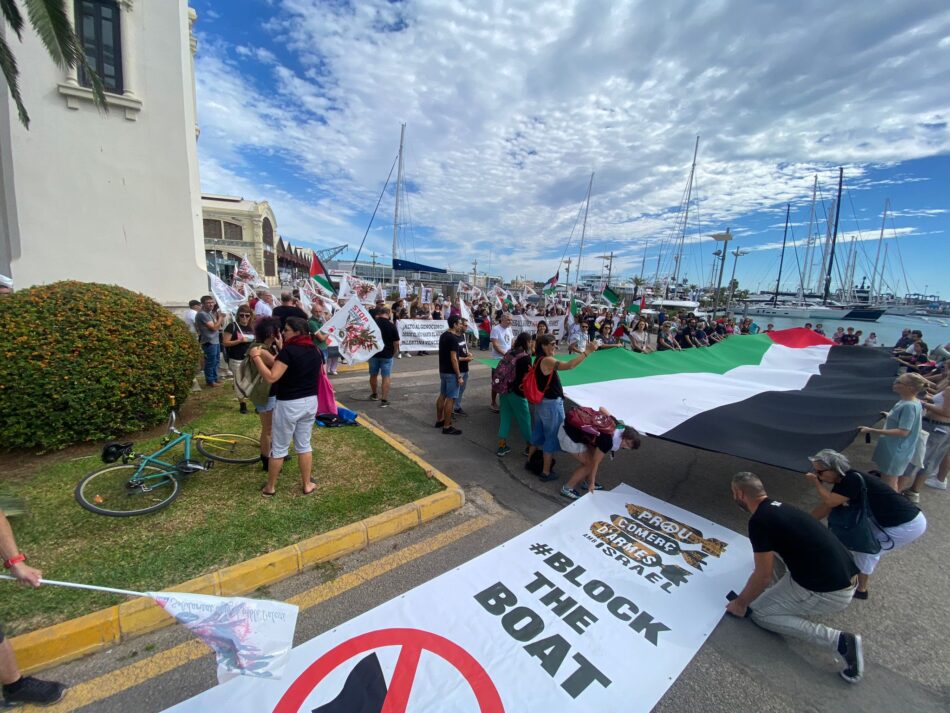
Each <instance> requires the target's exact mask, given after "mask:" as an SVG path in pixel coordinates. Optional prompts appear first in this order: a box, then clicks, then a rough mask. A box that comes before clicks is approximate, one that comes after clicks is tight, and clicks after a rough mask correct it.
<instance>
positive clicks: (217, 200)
mask: <svg viewBox="0 0 950 713" xmlns="http://www.w3.org/2000/svg"><path fill="white" fill-rule="evenodd" d="M201 217H202V227H203V232H204V246H205V258H206V259H207V262H208V272H211V273H214V274H216V275H217V276H218V277H220V278H221V279H222V280H224V281H225V282H230V281H231V276H232V275H233V274H234V270H235V269H236V268H237V266H238V263H240V262H241V258H243V257H245V256H247V259H248V260H249V261H250V263H251V265H253V266H254V269H255V270H257V272H258V273H260V276H261V277H262V278H263V279H264V281H265V282H266V283H267V284H268V285H270V286H271V287H277V286H278V285H280V282H281V280H280V275H279V273H278V268H279V265H278V258H279V253H280V251H282V250H283V249H284V245H283V241H281V239H280V236H279V235H278V233H277V219H276V218H275V217H274V211H273V210H271V207H270V205H268V203H267V201H252V200H246V199H244V198H238V197H236V196H213V195H203V196H201Z"/></svg>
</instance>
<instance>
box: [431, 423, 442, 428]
mask: <svg viewBox="0 0 950 713" xmlns="http://www.w3.org/2000/svg"><path fill="white" fill-rule="evenodd" d="M432 428H444V426H443V424H442V422H441V421H436V422H435V425H434V426H433V427H432Z"/></svg>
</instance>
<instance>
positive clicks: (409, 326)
mask: <svg viewBox="0 0 950 713" xmlns="http://www.w3.org/2000/svg"><path fill="white" fill-rule="evenodd" d="M396 328H397V329H398V330H399V349H400V351H404V352H429V351H431V352H437V351H439V337H441V336H442V335H443V334H444V333H445V330H446V329H448V328H449V323H448V322H447V321H445V320H444V319H400V320H398V321H397V322H396Z"/></svg>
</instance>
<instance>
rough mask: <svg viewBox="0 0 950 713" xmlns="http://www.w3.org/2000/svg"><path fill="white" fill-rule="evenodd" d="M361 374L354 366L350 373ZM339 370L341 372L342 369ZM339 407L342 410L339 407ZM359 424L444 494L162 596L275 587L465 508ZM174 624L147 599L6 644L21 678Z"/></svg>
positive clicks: (459, 496)
mask: <svg viewBox="0 0 950 713" xmlns="http://www.w3.org/2000/svg"><path fill="white" fill-rule="evenodd" d="M359 367H363V368H366V364H365V363H364V364H356V365H355V366H353V367H351V369H352V370H353V371H358V370H360V369H359ZM340 369H341V371H342V370H343V367H342V366H341V367H340ZM341 405H342V404H341ZM360 416H361V420H360V423H361V425H362V426H363V427H364V428H366V429H367V430H369V431H370V432H371V433H373V434H374V435H375V436H376V437H377V438H379V439H381V440H383V441H385V442H386V443H387V444H388V445H389V446H391V447H392V448H393V449H395V450H396V451H398V452H399V453H402V454H403V455H404V456H406V457H407V458H409V460H411V461H412V462H413V463H415V464H416V465H418V466H419V467H421V468H422V469H423V470H424V471H425V473H426V475H427V476H429V477H430V478H434V479H436V480H438V481H439V482H440V483H441V484H442V485H443V486H444V487H445V488H446V489H445V490H444V491H442V492H440V493H435V494H433V495H428V496H426V497H424V498H420V499H418V500H416V501H414V502H411V503H407V504H406V505H402V506H400V507H397V508H393V509H392V510H388V511H386V512H384V513H380V514H379V515H374V516H372V517H368V518H364V519H363V520H360V521H359V522H354V523H352V524H350V525H346V526H344V527H340V528H337V529H336V530H331V531H330V532H324V533H321V534H319V535H314V536H313V537H310V538H308V539H306V540H303V541H301V542H298V543H297V544H296V545H291V546H289V547H283V548H281V549H279V550H276V551H274V552H270V553H268V554H264V555H261V556H259V557H254V558H253V559H250V560H247V561H246V562H241V563H239V564H236V565H232V566H230V567H225V568H224V569H221V570H219V571H217V572H212V573H210V574H205V575H202V576H200V577H196V578H195V579H190V580H188V581H186V582H182V583H180V584H176V585H174V586H172V587H166V588H165V590H164V591H178V592H189V593H192V594H215V595H219V596H238V595H241V594H248V593H250V592H253V591H254V590H256V589H259V588H260V587H263V586H266V585H268V584H274V583H275V582H279V581H281V580H283V579H286V578H288V577H291V576H293V575H295V574H297V573H299V572H303V571H304V570H306V569H309V568H310V567H313V566H314V565H316V564H319V563H321V562H328V561H330V560H334V559H337V558H339V557H342V556H344V555H347V554H351V553H353V552H357V551H359V550H361V549H363V548H365V547H366V546H367V545H369V544H370V543H371V542H378V541H379V540H381V539H384V538H386V537H391V536H392V535H396V534H398V533H400V532H405V531H406V530H409V529H412V528H414V527H417V526H419V525H421V524H423V523H426V522H430V521H431V520H434V519H435V518H437V517H441V516H442V515H445V514H446V513H449V512H451V511H453V510H458V509H460V508H461V507H462V506H463V505H464V504H465V493H464V492H463V491H462V488H461V486H459V484H458V483H456V482H455V481H454V480H452V479H451V478H449V477H448V476H447V475H445V474H444V473H443V472H441V471H440V470H438V469H436V468H434V467H433V466H432V465H431V464H430V463H427V462H426V461H425V460H423V459H422V458H420V457H419V456H418V455H416V454H415V453H413V452H412V451H411V450H409V448H407V447H406V446H405V445H404V444H403V443H400V442H399V441H398V440H396V439H395V438H393V437H392V436H390V435H389V434H388V433H386V432H385V431H383V430H382V429H380V428H379V427H378V426H376V425H375V424H373V423H370V422H369V419H368V418H367V417H366V416H365V414H360ZM172 623H174V619H173V618H172V617H171V616H169V615H168V614H166V613H165V610H164V609H162V608H161V607H160V606H158V605H157V604H156V603H155V602H154V601H153V600H152V599H151V598H149V597H140V598H138V599H131V600H129V601H126V602H123V603H122V604H119V605H116V606H112V607H109V608H107V609H102V610H100V611H97V612H93V613H91V614H86V615H85V616H81V617H78V618H76V619H70V620H69V621H64V622H61V623H59V624H54V625H53V626H48V627H46V628H43V629H38V630H37V631H32V632H30V633H28V634H21V635H20V636H15V637H13V638H11V639H9V641H10V644H11V645H12V646H13V650H14V652H15V653H16V657H17V663H18V664H19V666H20V669H21V670H22V671H23V672H24V673H25V674H32V673H36V672H37V671H42V670H43V669H47V668H50V667H52V666H57V665H59V664H63V663H66V662H68V661H72V660H74V659H77V658H81V657H82V656H86V655H88V654H92V653H95V652H97V651H102V650H104V649H107V648H109V647H110V646H113V645H115V644H117V643H119V642H120V641H125V640H127V639H130V638H133V637H135V636H140V635H142V634H146V633H149V632H151V631H155V630H157V629H160V628H162V627H165V626H168V625H169V624H172Z"/></svg>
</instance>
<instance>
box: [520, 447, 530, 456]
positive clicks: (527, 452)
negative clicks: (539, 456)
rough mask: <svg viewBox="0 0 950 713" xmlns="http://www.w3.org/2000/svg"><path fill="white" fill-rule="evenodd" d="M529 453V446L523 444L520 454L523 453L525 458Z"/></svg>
mask: <svg viewBox="0 0 950 713" xmlns="http://www.w3.org/2000/svg"><path fill="white" fill-rule="evenodd" d="M530 453H531V446H525V447H524V450H523V451H521V455H523V456H524V457H525V458H527V457H528V455H529V454H530Z"/></svg>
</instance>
